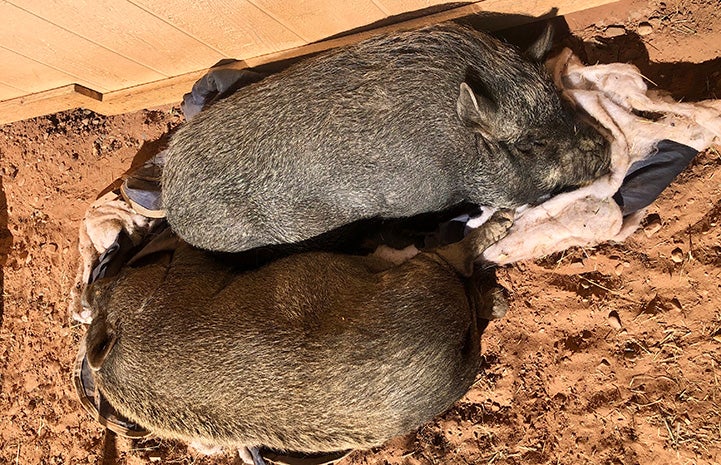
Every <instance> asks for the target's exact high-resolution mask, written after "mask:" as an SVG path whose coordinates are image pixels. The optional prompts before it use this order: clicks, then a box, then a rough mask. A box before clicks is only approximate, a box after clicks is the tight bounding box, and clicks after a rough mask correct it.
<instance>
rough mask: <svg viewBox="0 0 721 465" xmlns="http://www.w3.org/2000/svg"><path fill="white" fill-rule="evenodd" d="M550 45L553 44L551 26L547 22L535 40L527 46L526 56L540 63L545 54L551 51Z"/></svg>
mask: <svg viewBox="0 0 721 465" xmlns="http://www.w3.org/2000/svg"><path fill="white" fill-rule="evenodd" d="M551 46H553V26H551V24H550V23H549V24H547V25H546V28H545V29H544V30H543V32H542V33H541V37H539V38H538V39H536V41H535V42H534V43H533V44H532V45H531V46H530V47H528V49H527V50H526V56H527V57H528V58H530V59H531V60H533V61H535V62H538V63H540V62H542V61H543V60H545V59H546V55H548V52H549V51H551Z"/></svg>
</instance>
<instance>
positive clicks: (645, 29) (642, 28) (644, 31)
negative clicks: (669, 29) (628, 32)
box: [636, 21, 653, 36]
mask: <svg viewBox="0 0 721 465" xmlns="http://www.w3.org/2000/svg"><path fill="white" fill-rule="evenodd" d="M636 32H638V35H640V36H647V35H649V34H651V33H653V26H652V25H651V23H649V22H648V21H644V22H642V23H641V24H639V25H638V28H637V29H636Z"/></svg>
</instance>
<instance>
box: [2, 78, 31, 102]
mask: <svg viewBox="0 0 721 465" xmlns="http://www.w3.org/2000/svg"><path fill="white" fill-rule="evenodd" d="M25 94H27V92H25V91H24V90H21V89H18V88H16V87H13V86H9V85H7V84H5V83H3V82H0V101H3V100H10V99H11V98H15V97H21V96H23V95H25Z"/></svg>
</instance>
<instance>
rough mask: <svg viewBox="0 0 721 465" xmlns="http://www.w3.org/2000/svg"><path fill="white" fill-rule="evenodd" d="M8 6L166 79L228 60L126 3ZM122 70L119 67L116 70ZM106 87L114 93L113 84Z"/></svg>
mask: <svg viewBox="0 0 721 465" xmlns="http://www.w3.org/2000/svg"><path fill="white" fill-rule="evenodd" d="M10 3H11V4H13V5H15V6H17V7H19V8H22V9H23V10H25V11H26V12H28V13H31V14H33V15H36V16H37V17H39V18H42V19H44V20H46V21H47V22H49V23H51V24H54V25H57V26H59V27H60V28H62V29H65V30H68V31H73V32H74V33H75V34H77V35H78V36H80V37H82V38H84V39H87V40H88V41H89V42H91V43H93V44H97V45H100V46H101V47H103V48H105V49H107V50H109V51H113V52H115V53H117V54H118V55H120V56H122V57H124V58H126V59H127V60H130V61H132V62H135V63H136V64H139V65H142V66H145V67H146V68H148V69H150V70H153V71H155V72H157V73H158V74H160V75H162V76H163V77H171V76H177V75H178V74H183V73H187V72H188V71H193V70H196V69H200V68H207V67H209V66H212V65H213V64H215V63H216V62H217V61H218V60H220V59H221V58H224V56H223V55H222V54H221V53H219V52H218V51H216V50H215V49H213V48H212V47H209V46H207V45H205V44H204V43H202V42H201V41H198V40H197V39H195V38H193V37H191V36H189V35H188V34H186V33H184V32H182V31H180V30H178V29H177V28H176V27H174V26H173V25H171V24H168V23H167V22H166V21H164V20H162V19H160V18H158V17H156V16H154V15H152V14H150V13H148V12H147V11H145V10H143V9H142V8H140V7H138V6H136V5H134V4H133V3H131V2H129V1H126V0H95V1H66V2H58V1H56V0H10ZM177 3H178V2H176V8H177V7H178V5H177ZM120 65H121V62H118V64H117V65H116V66H120ZM105 87H109V88H111V89H115V88H113V87H112V86H110V85H109V84H106V85H105Z"/></svg>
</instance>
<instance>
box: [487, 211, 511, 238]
mask: <svg viewBox="0 0 721 465" xmlns="http://www.w3.org/2000/svg"><path fill="white" fill-rule="evenodd" d="M513 217H514V211H513V210H507V209H501V210H498V211H497V212H496V213H494V214H493V216H491V217H490V218H489V219H488V221H487V222H486V224H485V225H483V226H482V227H485V228H487V229H486V231H488V236H489V238H490V240H491V242H497V241H499V240H501V239H502V238H503V237H504V236H505V235H506V234H507V233H508V230H509V229H510V228H511V226H512V225H513Z"/></svg>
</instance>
